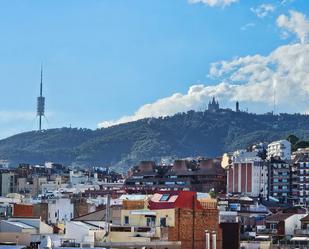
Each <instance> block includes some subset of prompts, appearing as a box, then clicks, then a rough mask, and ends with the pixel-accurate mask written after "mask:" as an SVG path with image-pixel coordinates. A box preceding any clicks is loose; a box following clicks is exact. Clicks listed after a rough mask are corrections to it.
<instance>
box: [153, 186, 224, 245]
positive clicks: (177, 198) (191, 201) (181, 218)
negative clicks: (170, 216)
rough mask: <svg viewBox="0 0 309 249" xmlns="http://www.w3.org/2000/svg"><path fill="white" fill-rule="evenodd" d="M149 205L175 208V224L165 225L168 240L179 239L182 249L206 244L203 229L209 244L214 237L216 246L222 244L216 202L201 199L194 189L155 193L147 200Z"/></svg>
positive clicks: (158, 207) (160, 207)
mask: <svg viewBox="0 0 309 249" xmlns="http://www.w3.org/2000/svg"><path fill="white" fill-rule="evenodd" d="M149 209H150V210H156V209H175V226H174V227H168V240H169V241H181V248H182V249H204V248H206V232H205V231H206V230H207V231H209V233H210V238H209V244H208V245H209V246H210V248H212V245H213V243H214V241H213V240H214V238H215V243H216V248H217V249H221V248H222V232H221V229H220V227H219V211H218V209H217V205H209V204H206V205H205V203H202V202H200V201H199V200H198V199H197V197H196V192H191V191H181V192H178V193H161V194H155V195H154V196H153V198H152V199H151V200H150V201H149Z"/></svg>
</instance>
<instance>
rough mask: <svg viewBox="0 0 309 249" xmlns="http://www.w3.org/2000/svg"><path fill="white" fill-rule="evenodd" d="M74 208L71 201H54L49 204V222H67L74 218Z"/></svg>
mask: <svg viewBox="0 0 309 249" xmlns="http://www.w3.org/2000/svg"><path fill="white" fill-rule="evenodd" d="M73 214H74V207H73V204H72V203H71V200H70V199H62V198H61V199H53V200H50V201H49V203H48V221H49V222H51V223H57V222H65V221H69V220H71V219H72V218H73Z"/></svg>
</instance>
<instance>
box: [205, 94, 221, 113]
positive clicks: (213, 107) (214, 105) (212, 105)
mask: <svg viewBox="0 0 309 249" xmlns="http://www.w3.org/2000/svg"><path fill="white" fill-rule="evenodd" d="M219 110H220V106H219V102H218V100H217V101H216V99H215V97H213V98H212V101H209V103H208V111H210V112H217V111H219Z"/></svg>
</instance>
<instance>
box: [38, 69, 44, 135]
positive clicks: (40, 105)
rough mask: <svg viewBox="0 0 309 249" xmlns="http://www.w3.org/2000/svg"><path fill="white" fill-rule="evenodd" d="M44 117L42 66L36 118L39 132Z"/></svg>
mask: <svg viewBox="0 0 309 249" xmlns="http://www.w3.org/2000/svg"><path fill="white" fill-rule="evenodd" d="M44 116H45V97H43V66H42V65H41V82H40V96H39V97H38V98H37V117H39V131H41V130H42V117H44Z"/></svg>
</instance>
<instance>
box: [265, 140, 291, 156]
mask: <svg viewBox="0 0 309 249" xmlns="http://www.w3.org/2000/svg"><path fill="white" fill-rule="evenodd" d="M275 156H278V157H280V158H281V159H282V160H290V159H291V143H290V142H289V141H287V140H280V141H275V142H272V143H270V144H269V145H268V147H267V158H268V159H270V158H271V157H275Z"/></svg>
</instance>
